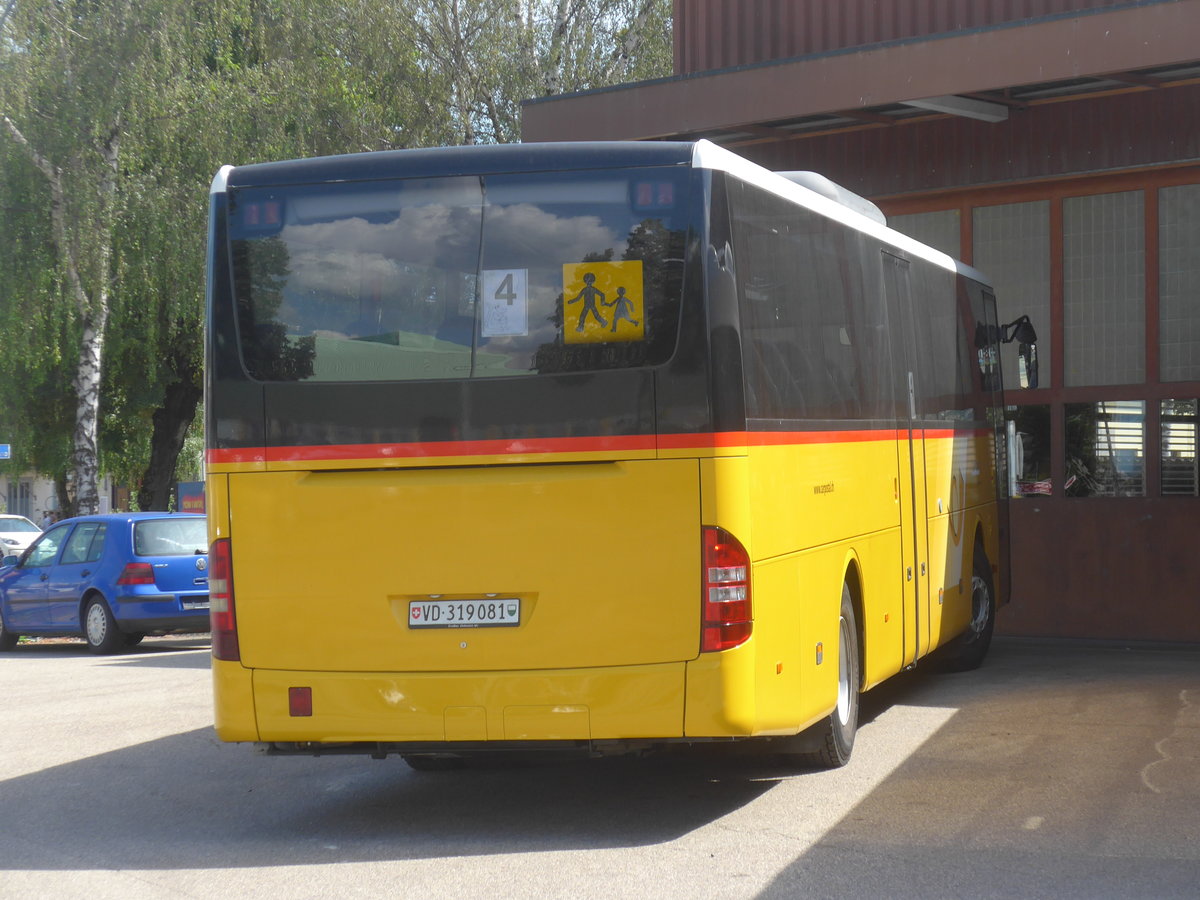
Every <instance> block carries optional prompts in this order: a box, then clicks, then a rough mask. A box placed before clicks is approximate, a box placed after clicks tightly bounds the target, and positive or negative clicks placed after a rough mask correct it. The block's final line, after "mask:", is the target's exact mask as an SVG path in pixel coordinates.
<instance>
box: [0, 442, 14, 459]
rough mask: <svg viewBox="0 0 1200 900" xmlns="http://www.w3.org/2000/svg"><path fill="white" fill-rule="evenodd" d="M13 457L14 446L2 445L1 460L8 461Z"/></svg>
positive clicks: (0, 445)
mask: <svg viewBox="0 0 1200 900" xmlns="http://www.w3.org/2000/svg"><path fill="white" fill-rule="evenodd" d="M10 456H12V444H0V459H8V458H9V457H10Z"/></svg>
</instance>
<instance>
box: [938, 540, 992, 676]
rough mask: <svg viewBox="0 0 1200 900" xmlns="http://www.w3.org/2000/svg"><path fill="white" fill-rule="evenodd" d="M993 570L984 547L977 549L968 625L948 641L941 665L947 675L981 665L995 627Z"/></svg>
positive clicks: (972, 574) (973, 566) (972, 575)
mask: <svg viewBox="0 0 1200 900" xmlns="http://www.w3.org/2000/svg"><path fill="white" fill-rule="evenodd" d="M992 584H993V583H992V566H991V563H990V562H988V558H987V553H986V552H984V549H983V547H981V546H976V547H975V553H974V560H973V562H972V567H971V621H970V624H968V625H967V630H966V631H964V632H963V633H962V634H960V635H959V636H958V637H956V638H955V639H954V640H953V641H951V642H950V643H949V644H948V645H947V646H946V650H945V652H944V653H943V654H942V658H941V664H942V668H944V669H945V670H946V671H948V672H969V671H971V670H972V669H978V668H979V667H980V666H981V665H983V659H984V657H985V656H987V652H988V648H989V647H991V645H992V631H993V630H994V629H995V627H996V591H995V589H994V587H993V586H992Z"/></svg>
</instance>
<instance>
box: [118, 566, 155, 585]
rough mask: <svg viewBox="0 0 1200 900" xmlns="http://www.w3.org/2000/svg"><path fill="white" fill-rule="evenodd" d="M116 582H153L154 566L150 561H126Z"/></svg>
mask: <svg viewBox="0 0 1200 900" xmlns="http://www.w3.org/2000/svg"><path fill="white" fill-rule="evenodd" d="M117 584H154V567H153V566H151V565H150V563H136V562H135V563H126V564H125V568H124V569H122V570H121V577H120V578H118V579H117Z"/></svg>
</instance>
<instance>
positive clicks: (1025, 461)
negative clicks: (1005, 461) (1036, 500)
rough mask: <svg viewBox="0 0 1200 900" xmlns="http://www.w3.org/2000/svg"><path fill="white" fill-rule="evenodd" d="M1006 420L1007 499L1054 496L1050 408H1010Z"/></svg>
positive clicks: (1042, 405) (1041, 405) (1040, 405)
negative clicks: (1008, 468) (1051, 468)
mask: <svg viewBox="0 0 1200 900" xmlns="http://www.w3.org/2000/svg"><path fill="white" fill-rule="evenodd" d="M1005 418H1006V419H1007V420H1008V458H1009V462H1010V472H1009V478H1010V481H1009V496H1012V497H1036V496H1045V495H1046V494H1051V493H1053V490H1052V488H1051V484H1050V407H1049V406H1047V405H1044V404H1038V405H1036V406H1010V407H1009V408H1008V413H1007V415H1006V416H1005Z"/></svg>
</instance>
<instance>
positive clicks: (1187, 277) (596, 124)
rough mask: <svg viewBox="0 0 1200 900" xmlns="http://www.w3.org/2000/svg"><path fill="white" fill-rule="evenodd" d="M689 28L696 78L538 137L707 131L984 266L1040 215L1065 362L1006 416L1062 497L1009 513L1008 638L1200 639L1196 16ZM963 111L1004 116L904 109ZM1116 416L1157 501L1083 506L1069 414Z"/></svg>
mask: <svg viewBox="0 0 1200 900" xmlns="http://www.w3.org/2000/svg"><path fill="white" fill-rule="evenodd" d="M885 8H886V9H885ZM675 28H676V33H675V61H676V71H677V75H676V77H674V78H670V79H663V80H659V81H654V82H645V83H641V84H635V85H629V86H625V87H621V88H617V89H609V90H604V91H596V92H591V93H587V94H580V95H574V96H569V97H565V98H558V99H553V100H547V101H538V102H534V103H530V104H528V105H527V106H526V109H525V119H524V137H525V139H526V140H572V139H671V138H676V139H692V138H698V137H704V138H708V139H710V140H714V141H716V142H718V143H722V144H724V145H726V146H729V147H730V148H731V149H733V150H735V151H737V152H739V153H741V154H742V155H744V156H747V157H749V158H751V159H753V160H755V161H756V162H759V163H761V164H763V165H765V166H767V167H769V168H773V169H779V170H789V169H811V170H815V171H819V172H821V173H822V174H824V175H827V176H829V177H831V178H833V179H834V180H835V181H838V182H840V183H842V184H844V185H845V186H846V187H848V188H850V189H851V190H854V191H856V192H858V193H860V194H864V195H866V196H869V197H871V198H872V199H874V200H876V202H877V203H879V205H880V206H881V207H882V208H883V209H884V211H885V212H886V213H887V214H888V216H889V218H891V219H892V221H893V224H895V225H896V226H897V227H900V228H901V229H902V230H907V227H908V226H909V225H910V224H911V225H912V226H913V227H915V228H917V229H918V231H916V232H915V234H916V236H918V237H921V238H922V239H926V240H930V238H929V236H928V235H926V234H922V233H921V232H920V230H919V229H920V228H921V227H925V226H924V225H923V224H922V223H923V222H925V221H926V219H929V218H930V217H932V220H935V221H936V223H937V224H938V226H939V228H940V229H941V230H940V232H939V234H940V235H941V238H942V240H943V242H944V243H946V246H943V247H942V248H941V249H945V250H947V251H948V252H952V253H954V254H956V255H957V256H959V257H960V258H962V259H964V260H965V261H967V262H971V263H975V264H979V260H977V259H976V256H977V254H978V252H979V250H980V246H981V245H980V240H981V234H980V228H981V227H982V225H981V224H979V223H984V222H989V221H991V219H992V218H994V214H995V213H996V211H997V210H1007V209H1014V210H1023V211H1026V212H1028V211H1029V210H1032V211H1033V213H1032V214H1034V215H1035V220H1036V221H1037V222H1039V223H1041V225H1040V227H1041V229H1042V230H1041V231H1039V232H1038V233H1039V235H1041V237H1040V238H1039V239H1038V240H1039V242H1038V243H1037V244H1036V246H1035V255H1036V256H1037V257H1038V264H1039V265H1041V266H1043V267H1044V278H1043V279H1042V280H1043V282H1044V284H1043V288H1042V294H1043V296H1041V299H1040V301H1039V302H1040V303H1041V306H1040V309H1041V310H1042V313H1041V315H1042V316H1043V319H1044V320H1043V321H1039V322H1037V325H1038V330H1039V332H1040V337H1041V339H1042V340H1041V342H1040V343H1041V345H1042V347H1044V350H1045V355H1044V360H1045V366H1044V368H1043V370H1042V373H1041V385H1040V386H1039V388H1038V389H1037V390H1032V391H1013V392H1012V393H1011V394H1010V402H1011V403H1013V405H1014V406H1015V407H1020V408H1021V409H1023V410H1026V411H1028V412H1031V413H1036V417H1037V418H1040V419H1041V420H1044V421H1045V422H1047V423H1048V425H1047V428H1046V431H1047V433H1046V434H1045V435H1043V436H1042V437H1041V443H1042V444H1043V446H1042V448H1041V450H1042V452H1043V453H1046V456H1047V458H1046V463H1045V466H1046V471H1045V473H1044V475H1045V478H1044V481H1043V482H1041V483H1042V484H1044V485H1046V486H1047V487H1046V489H1048V490H1050V493H1049V494H1030V495H1026V496H1022V497H1020V498H1019V499H1014V500H1013V501H1012V504H1011V505H1012V508H1013V516H1012V527H1013V551H1014V552H1013V570H1014V593H1013V603H1012V604H1011V605H1010V606H1009V607H1007V608H1006V609H1005V610H1004V611H1003V612H1002V614H1001V616H1000V620H999V626H1000V629H1001V630H1002V631H1003V632H1005V633H1009V634H1018V635H1031V636H1058V637H1086V638H1103V639H1118V640H1153V641H1187V642H1200V546H1198V545H1200V496H1197V491H1196V489H1195V486H1194V485H1193V487H1192V489H1191V492H1190V493H1189V492H1188V491H1187V490H1183V491H1180V490H1177V489H1176V488H1174V487H1172V488H1171V489H1170V490H1168V486H1167V482H1168V480H1169V479H1168V476H1171V477H1174V472H1175V470H1176V468H1177V467H1178V463H1179V460H1178V459H1176V458H1174V456H1175V450H1174V449H1173V446H1174V445H1173V444H1172V442H1173V441H1175V440H1176V438H1175V437H1174V435H1175V434H1176V432H1175V431H1172V430H1170V429H1169V428H1168V424H1170V423H1174V420H1175V413H1176V411H1177V408H1180V406H1179V405H1180V404H1184V405H1186V404H1188V403H1192V404H1195V402H1196V401H1197V399H1198V398H1200V261H1197V260H1200V249H1198V250H1197V251H1196V252H1195V253H1193V252H1192V251H1191V250H1189V247H1190V246H1196V247H1197V248H1200V43H1197V41H1196V39H1195V38H1196V36H1197V35H1200V0H1140V2H1113V0H1108V2H1104V0H978V2H976V0H969V2H968V0H897V2H895V3H887V4H878V3H872V2H867V0H847V2H845V3H828V2H825V0H743V2H737V0H676V3H675ZM947 96H949V97H954V98H968V99H974V100H982V101H984V102H985V103H986V104H987V108H988V109H990V110H993V111H999V112H1000V113H1002V116H999V117H998V118H999V119H1000V120H999V121H981V120H977V119H974V118H965V117H963V116H961V115H952V114H945V113H938V112H931V111H930V110H929V109H927V108H917V107H914V106H910V105H908V101H921V100H924V99H926V98H943V99H944V98H945V97H947ZM1110 199H1111V200H1113V203H1111V204H1110V203H1109V201H1110ZM1113 204H1115V206H1114V205H1113ZM1112 209H1119V210H1121V212H1120V215H1121V216H1122V217H1123V218H1122V220H1121V222H1120V223H1119V227H1117V226H1114V225H1113V224H1112V222H1111V217H1112V215H1113V213H1112ZM1179 209H1183V210H1184V212H1185V214H1184V215H1182V217H1181V216H1180V215H1179V214H1178V210H1179ZM1168 213H1169V214H1168ZM1023 214H1024V213H1023ZM1098 229H1099V230H1103V229H1109V230H1110V231H1111V234H1104V235H1100V236H1099V237H1097V236H1096V235H1094V234H1091V232H1093V231H1096V230H1098ZM1187 229H1193V230H1191V231H1189V230H1187ZM910 233H912V232H910ZM1089 241H1090V242H1091V243H1089ZM1104 241H1110V242H1111V246H1112V248H1113V252H1112V253H1111V256H1112V257H1113V259H1118V258H1119V261H1118V262H1113V263H1112V264H1111V265H1110V260H1109V259H1108V256H1107V255H1105V254H1104V252H1103V247H1104V246H1105V244H1104V243H1103V242H1104ZM930 242H931V243H932V242H934V241H933V240H930ZM1081 248H1082V249H1081ZM1089 248H1091V249H1089ZM1097 248H1100V249H1097ZM989 252H991V251H989ZM1089 254H1090V255H1089ZM1081 256H1082V262H1081V261H1080V257H1081ZM1081 265H1082V266H1084V267H1085V268H1086V270H1087V271H1086V272H1085V273H1084V274H1085V275H1086V274H1087V272H1094V273H1095V274H1096V276H1097V277H1098V278H1109V279H1110V280H1111V281H1112V284H1110V285H1106V284H1104V283H1093V282H1090V281H1088V280H1087V279H1086V278H1085V277H1084V276H1082V275H1081V274H1080V272H1079V266H1081ZM981 267H984V266H982V265H981ZM1035 268H1036V267H1035ZM985 271H986V268H985ZM1118 281H1119V282H1120V284H1119V285H1118V284H1117V282H1118ZM1003 283H1004V279H1003V278H998V279H997V284H998V286H1001V287H1002V285H1003ZM1193 284H1194V286H1193ZM1089 292H1091V293H1089ZM1122 292H1124V293H1122ZM1093 293H1094V296H1095V301H1094V302H1093V300H1092V295H1093ZM1126 295H1127V296H1128V297H1130V298H1132V299H1131V300H1130V301H1129V302H1127V303H1126V302H1124V301H1123V299H1122V298H1123V297H1125V296H1126ZM1027 299H1028V298H1026V297H1024V296H1022V294H1021V291H1014V292H1010V296H1007V297H1002V307H1003V309H1002V315H1003V314H1004V313H1005V312H1007V313H1009V314H1012V315H1013V316H1014V317H1015V314H1018V313H1020V312H1022V311H1025V310H1023V309H1022V308H1021V307H1022V304H1023V303H1024V302H1025V301H1026V300H1027ZM1102 300H1103V302H1102ZM1106 304H1107V305H1106ZM1105 310H1111V312H1105ZM1106 316H1107V318H1106ZM1191 334H1194V335H1195V338H1194V339H1193V338H1190V337H1189V336H1188V335H1191ZM1089 341H1092V342H1094V344H1095V346H1092V345H1091V344H1089V343H1088V342H1089ZM1189 342H1190V343H1189ZM1180 347H1183V352H1184V355H1185V357H1186V356H1187V354H1188V353H1193V354H1195V355H1196V356H1197V360H1198V361H1197V363H1196V365H1194V366H1189V365H1188V364H1186V362H1185V364H1184V365H1182V366H1178V365H1176V364H1175V362H1174V361H1175V360H1176V358H1177V356H1178V354H1179V352H1180ZM1084 355H1087V356H1088V357H1089V359H1091V360H1092V362H1091V364H1090V366H1084V367H1083V368H1079V367H1078V366H1077V365H1076V363H1077V360H1078V359H1079V358H1081V357H1082V356H1084ZM1126 357H1127V358H1128V360H1129V365H1128V366H1123V365H1122V364H1118V363H1119V362H1121V361H1124V360H1125V359H1126ZM1110 358H1112V359H1113V360H1115V361H1114V362H1113V364H1112V366H1111V367H1110V366H1109V365H1108V360H1109V359H1110ZM1109 371H1111V372H1113V373H1114V374H1113V376H1112V377H1111V378H1106V373H1107V372H1109ZM1131 372H1132V373H1133V374H1130V373H1131ZM1108 404H1112V405H1114V406H1121V407H1122V409H1129V408H1137V409H1140V410H1141V420H1140V423H1138V424H1136V425H1133V426H1129V425H1120V426H1118V425H1115V424H1109V425H1106V426H1104V427H1105V428H1106V429H1107V430H1106V431H1105V432H1104V433H1105V434H1108V435H1110V436H1111V435H1114V434H1117V435H1118V439H1120V440H1125V439H1130V440H1134V441H1135V442H1136V444H1135V443H1131V444H1130V445H1129V447H1128V448H1124V449H1123V450H1122V452H1123V453H1125V457H1126V461H1127V462H1128V461H1130V460H1132V463H1133V465H1135V466H1136V467H1138V476H1137V478H1138V479H1139V480H1138V481H1137V484H1136V485H1135V487H1136V488H1137V489H1128V490H1124V491H1121V490H1117V491H1113V492H1112V494H1113V495H1104V490H1103V489H1099V490H1098V491H1097V492H1095V493H1096V494H1098V495H1092V496H1075V495H1073V494H1072V493H1071V492H1072V491H1073V490H1074V491H1076V492H1077V491H1078V486H1077V483H1076V486H1075V487H1067V486H1068V485H1071V484H1072V483H1073V482H1074V481H1075V479H1074V476H1073V473H1074V472H1075V469H1073V468H1072V465H1074V464H1073V463H1072V462H1071V460H1072V459H1073V458H1074V457H1073V455H1072V454H1073V453H1074V452H1075V447H1076V445H1075V444H1074V443H1072V442H1073V441H1077V439H1078V438H1077V435H1076V433H1075V432H1074V431H1073V430H1072V429H1073V428H1075V425H1073V424H1072V423H1073V422H1074V421H1075V420H1074V419H1072V414H1073V412H1075V411H1078V410H1080V409H1083V410H1085V411H1090V410H1095V409H1100V410H1103V409H1106V408H1107V405H1108ZM1193 408H1194V406H1193ZM1117 418H1119V417H1117ZM1168 420H1170V423H1169V422H1168ZM1113 421H1114V422H1115V421H1116V419H1115V418H1114V420H1113ZM1097 427H1099V426H1097ZM1175 427H1176V426H1175V425H1174V424H1171V429H1173V428H1175ZM1193 427H1194V424H1193ZM1120 428H1124V429H1125V431H1124V435H1125V437H1123V438H1122V437H1120V436H1119V435H1120V430H1119V429H1120ZM1130 436H1132V438H1131V437H1130ZM1185 452H1186V451H1185ZM1191 453H1192V454H1193V456H1192V459H1193V462H1192V465H1193V467H1194V454H1195V449H1194V448H1193V449H1192V450H1191Z"/></svg>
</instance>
